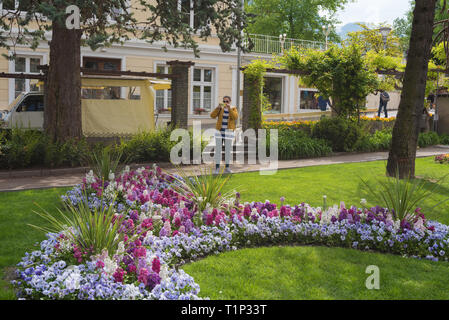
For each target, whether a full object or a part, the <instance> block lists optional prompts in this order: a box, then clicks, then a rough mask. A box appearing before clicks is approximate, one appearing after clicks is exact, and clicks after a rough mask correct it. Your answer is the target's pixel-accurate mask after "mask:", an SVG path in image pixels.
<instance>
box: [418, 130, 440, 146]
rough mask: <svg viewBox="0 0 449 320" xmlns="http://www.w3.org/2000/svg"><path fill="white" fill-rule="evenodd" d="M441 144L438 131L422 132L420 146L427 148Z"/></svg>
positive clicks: (419, 140)
mask: <svg viewBox="0 0 449 320" xmlns="http://www.w3.org/2000/svg"><path fill="white" fill-rule="evenodd" d="M437 144H440V137H439V136H438V134H437V133H436V132H433V131H429V132H424V133H420V134H419V136H418V146H419V147H420V148H425V147H428V146H434V145H437Z"/></svg>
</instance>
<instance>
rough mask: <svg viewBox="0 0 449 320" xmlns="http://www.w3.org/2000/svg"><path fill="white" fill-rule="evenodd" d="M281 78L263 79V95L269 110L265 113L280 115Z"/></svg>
mask: <svg viewBox="0 0 449 320" xmlns="http://www.w3.org/2000/svg"><path fill="white" fill-rule="evenodd" d="M282 92H283V85H282V78H280V77H265V86H264V88H263V93H264V94H265V96H266V97H267V98H268V103H269V104H270V109H269V110H268V111H266V112H265V113H282Z"/></svg>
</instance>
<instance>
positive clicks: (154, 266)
mask: <svg viewBox="0 0 449 320" xmlns="http://www.w3.org/2000/svg"><path fill="white" fill-rule="evenodd" d="M151 269H152V270H153V271H154V272H156V273H159V272H160V271H161V262H160V261H159V258H154V259H153V261H152V263H151Z"/></svg>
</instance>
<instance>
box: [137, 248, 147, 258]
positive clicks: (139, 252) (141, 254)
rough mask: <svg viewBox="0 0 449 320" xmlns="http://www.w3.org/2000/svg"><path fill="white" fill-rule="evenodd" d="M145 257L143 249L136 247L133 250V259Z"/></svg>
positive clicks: (145, 250) (145, 253) (145, 252)
mask: <svg viewBox="0 0 449 320" xmlns="http://www.w3.org/2000/svg"><path fill="white" fill-rule="evenodd" d="M146 255H147V249H145V247H137V248H136V249H135V250H134V256H135V257H145V256H146Z"/></svg>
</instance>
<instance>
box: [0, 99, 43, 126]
mask: <svg viewBox="0 0 449 320" xmlns="http://www.w3.org/2000/svg"><path fill="white" fill-rule="evenodd" d="M0 124H1V126H2V127H3V128H8V129H12V128H17V127H18V128H27V129H37V130H42V128H43V126H44V94H43V92H27V93H21V94H20V95H19V96H18V97H17V98H16V99H15V100H14V101H13V102H12V103H11V104H10V105H9V112H8V113H7V114H6V116H4V117H3V119H2V121H0Z"/></svg>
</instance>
